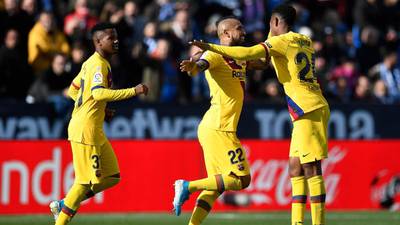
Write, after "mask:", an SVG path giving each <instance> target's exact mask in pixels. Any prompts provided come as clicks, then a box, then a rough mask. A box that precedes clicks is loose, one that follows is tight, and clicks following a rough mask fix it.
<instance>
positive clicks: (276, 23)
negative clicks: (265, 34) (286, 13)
mask: <svg viewBox="0 0 400 225" xmlns="http://www.w3.org/2000/svg"><path fill="white" fill-rule="evenodd" d="M278 24H279V19H278V17H275V26H276V27H277V26H278Z"/></svg>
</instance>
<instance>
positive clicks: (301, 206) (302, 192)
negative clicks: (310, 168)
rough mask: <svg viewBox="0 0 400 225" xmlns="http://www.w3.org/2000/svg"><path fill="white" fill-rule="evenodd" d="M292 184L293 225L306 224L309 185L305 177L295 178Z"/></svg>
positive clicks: (292, 179)
mask: <svg viewBox="0 0 400 225" xmlns="http://www.w3.org/2000/svg"><path fill="white" fill-rule="evenodd" d="M290 181H291V183H292V225H301V224H303V223H304V210H305V208H306V202H307V183H306V179H305V178H304V176H299V177H293V178H291V179H290Z"/></svg>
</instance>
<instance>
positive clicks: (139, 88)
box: [135, 84, 149, 95]
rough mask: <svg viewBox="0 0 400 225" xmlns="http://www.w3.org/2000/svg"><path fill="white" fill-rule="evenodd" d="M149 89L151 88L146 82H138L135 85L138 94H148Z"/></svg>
mask: <svg viewBox="0 0 400 225" xmlns="http://www.w3.org/2000/svg"><path fill="white" fill-rule="evenodd" d="M148 91H149V88H148V87H147V86H146V85H145V84H138V85H136V87H135V92H136V95H141V94H144V95H147V92H148Z"/></svg>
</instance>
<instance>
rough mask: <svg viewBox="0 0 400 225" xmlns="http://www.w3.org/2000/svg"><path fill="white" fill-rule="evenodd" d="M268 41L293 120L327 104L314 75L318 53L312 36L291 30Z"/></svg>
mask: <svg viewBox="0 0 400 225" xmlns="http://www.w3.org/2000/svg"><path fill="white" fill-rule="evenodd" d="M265 45H266V47H268V48H269V54H270V56H271V61H272V64H273V66H274V68H275V71H276V74H277V76H278V80H279V82H280V83H282V84H283V88H284V90H285V94H286V100H287V103H288V108H289V113H290V115H291V117H292V119H293V120H296V119H298V118H299V117H301V116H302V115H304V114H305V113H307V112H311V111H313V110H315V109H318V108H321V107H323V106H326V105H328V102H327V101H326V99H325V98H324V97H323V95H322V92H321V89H320V86H319V84H318V83H317V78H316V76H315V55H314V49H313V47H312V41H311V39H310V38H309V37H307V36H305V35H302V34H298V33H294V32H288V33H286V34H282V35H279V36H274V37H269V38H268V39H267V40H266V42H265Z"/></svg>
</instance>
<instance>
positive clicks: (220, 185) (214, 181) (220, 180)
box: [189, 174, 242, 193]
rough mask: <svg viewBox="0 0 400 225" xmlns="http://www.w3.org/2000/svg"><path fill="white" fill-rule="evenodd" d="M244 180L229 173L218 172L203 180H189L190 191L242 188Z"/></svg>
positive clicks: (222, 190) (221, 190)
mask: <svg viewBox="0 0 400 225" xmlns="http://www.w3.org/2000/svg"><path fill="white" fill-rule="evenodd" d="M241 189H242V182H241V180H240V178H238V177H235V176H229V175H222V174H217V175H215V176H212V177H207V178H204V179H201V180H195V181H190V182H189V192H190V193H193V192H195V191H199V190H207V191H218V192H219V193H222V192H224V191H225V190H241Z"/></svg>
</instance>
